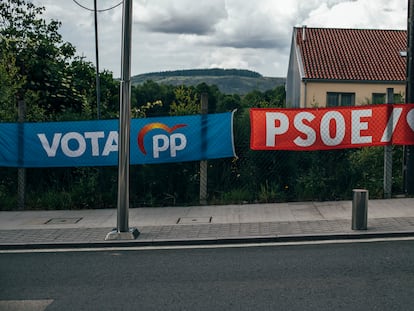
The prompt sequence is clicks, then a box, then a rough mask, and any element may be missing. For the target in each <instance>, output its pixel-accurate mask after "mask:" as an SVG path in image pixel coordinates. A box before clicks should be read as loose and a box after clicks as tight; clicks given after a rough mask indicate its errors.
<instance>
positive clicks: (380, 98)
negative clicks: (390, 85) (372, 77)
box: [372, 93, 404, 104]
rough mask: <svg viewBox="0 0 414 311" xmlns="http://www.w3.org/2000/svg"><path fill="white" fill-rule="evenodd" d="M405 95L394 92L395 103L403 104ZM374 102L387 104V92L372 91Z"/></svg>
mask: <svg viewBox="0 0 414 311" xmlns="http://www.w3.org/2000/svg"><path fill="white" fill-rule="evenodd" d="M403 102H404V101H403V97H402V95H401V94H398V93H397V94H394V103H395V104H401V103H403ZM372 103H373V104H385V103H386V97H385V93H372Z"/></svg>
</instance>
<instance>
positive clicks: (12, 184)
mask: <svg viewBox="0 0 414 311" xmlns="http://www.w3.org/2000/svg"><path fill="white" fill-rule="evenodd" d="M217 139H218V140H220V137H217ZM234 141H235V149H236V154H237V158H226V159H218V160H209V161H205V162H203V163H201V164H200V162H182V163H172V164H147V165H133V166H131V168H130V202H131V207H143V206H147V207H160V206H188V205H198V204H243V203H255V202H289V201H308V200H318V201H324V200H344V199H350V198H351V196H352V189H354V188H365V189H368V190H369V192H370V197H371V198H382V197H384V195H385V194H386V193H384V153H385V152H386V151H385V150H386V148H388V149H390V148H389V147H382V146H381V147H364V148H358V149H341V150H325V151H269V150H265V151H255V150H251V149H250V120H249V114H248V110H246V111H240V112H237V113H236V114H235V116H234ZM388 152H391V153H392V188H391V193H392V195H398V194H402V193H403V186H402V184H403V181H402V179H403V178H402V176H403V174H402V169H403V164H402V163H403V147H402V146H393V147H391V151H388ZM17 171H18V170H17V169H15V168H2V169H1V174H2V176H1V179H0V180H1V181H0V201H1V207H2V209H14V208H16V206H17V202H18V195H17V188H18V185H17V183H18V182H19V181H20V182H21V181H22V179H21V178H19V179H18V178H17V176H18V172H17ZM201 171H207V175H203V174H202V177H201V178H200V176H201V175H200V172H201ZM117 174H118V171H117V167H113V166H108V167H74V168H42V169H40V168H28V169H26V178H25V183H26V187H25V198H26V201H25V206H26V208H28V209H44V208H47V209H55V208H56V209H73V208H108V207H115V206H116V198H117V176H118V175H117ZM23 180H24V179H23ZM205 183H206V185H207V187H205ZM200 184H201V186H200ZM204 191H206V192H204Z"/></svg>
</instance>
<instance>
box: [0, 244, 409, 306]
mask: <svg viewBox="0 0 414 311" xmlns="http://www.w3.org/2000/svg"><path fill="white" fill-rule="evenodd" d="M10 300H14V301H21V300H24V301H27V300H34V301H38V300H39V301H40V300H50V302H51V303H50V305H49V306H48V307H47V309H46V310H60V311H61V310H123V311H126V310H301V311H303V310H318V311H321V310H329V311H332V310H353V311H355V310H364V311H366V310H404V311H405V310H412V309H413V304H414V241H391V242H375V243H355V244H327V245H302V246H268V247H267V246H266V247H242V248H217V249H170V250H145V251H142V250H138V251H137V250H121V251H119V250H118V251H98V252H91V251H89V252H62V253H60V252H52V253H24V254H4V253H3V254H0V301H3V307H4V305H5V304H4V303H5V301H10ZM52 300H53V301H52ZM0 306H1V304H0ZM32 310H34V309H32Z"/></svg>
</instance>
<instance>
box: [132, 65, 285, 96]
mask: <svg viewBox="0 0 414 311" xmlns="http://www.w3.org/2000/svg"><path fill="white" fill-rule="evenodd" d="M148 80H152V81H154V82H156V83H158V84H167V85H174V86H178V85H186V86H192V85H193V86H195V85H198V84H200V83H203V82H204V83H206V84H208V85H217V87H218V88H219V90H220V91H221V92H222V93H224V94H239V95H245V94H247V93H249V92H251V91H254V90H258V91H261V92H264V91H267V90H271V89H274V88H275V87H277V86H279V85H284V84H285V82H286V79H285V78H271V77H263V76H262V75H261V74H259V73H257V72H254V71H250V70H242V69H218V68H214V69H189V70H176V71H164V72H153V73H145V74H140V75H136V76H133V77H132V78H131V82H132V84H133V85H139V84H143V83H144V82H145V81H148Z"/></svg>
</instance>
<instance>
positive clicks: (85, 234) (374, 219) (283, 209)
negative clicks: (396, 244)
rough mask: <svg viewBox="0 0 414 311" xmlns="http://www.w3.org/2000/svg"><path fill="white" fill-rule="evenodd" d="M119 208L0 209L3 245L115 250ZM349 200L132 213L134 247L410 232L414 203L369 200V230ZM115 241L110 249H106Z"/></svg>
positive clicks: (0, 245) (0, 244)
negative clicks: (355, 223)
mask: <svg viewBox="0 0 414 311" xmlns="http://www.w3.org/2000/svg"><path fill="white" fill-rule="evenodd" d="M116 221H117V211H116V209H100V210H65V211H10V212H0V248H10V247H13V246H15V247H33V246H36V245H37V246H41V245H49V246H51V245H52V246H53V245H55V246H62V245H72V246H73V245H83V246H87V245H90V244H94V245H113V243H119V242H113V241H105V237H106V235H107V234H108V233H109V232H110V231H111V230H112V229H113V228H115V227H116ZM351 221H352V202H350V201H337V202H297V203H272V204H250V205H249V204H246V205H228V206H220V205H214V206H192V207H165V208H136V209H130V210H129V224H130V227H131V228H132V227H136V228H138V230H139V231H140V235H139V237H138V238H137V239H136V240H132V241H125V243H132V244H134V245H148V244H163V243H164V244H166V243H167V244H168V243H177V242H180V243H183V242H188V243H193V244H196V243H199V242H206V241H209V242H214V241H225V240H230V241H232V240H233V241H236V240H238V241H247V240H249V239H250V240H257V239H267V240H277V239H282V238H283V239H286V238H295V239H299V238H304V239H309V238H312V237H314V238H315V237H317V238H318V239H322V238H323V237H326V238H329V239H332V238H335V237H338V238H343V237H345V236H350V237H356V236H375V235H414V199H413V198H401V199H389V200H370V201H369V203H368V227H367V230H352V229H351ZM111 243H112V244H111Z"/></svg>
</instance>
